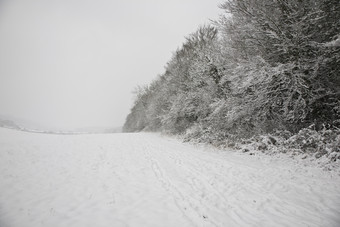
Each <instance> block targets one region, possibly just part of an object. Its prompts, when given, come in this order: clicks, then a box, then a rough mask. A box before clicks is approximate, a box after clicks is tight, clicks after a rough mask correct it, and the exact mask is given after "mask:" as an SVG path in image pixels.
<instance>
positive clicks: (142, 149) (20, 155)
mask: <svg viewBox="0 0 340 227" xmlns="http://www.w3.org/2000/svg"><path fill="white" fill-rule="evenodd" d="M0 226H1V227H39V226H44V227H55V226H60V227H68V226H70V227H73V226H77V227H78V226H79V227H85V226H91V227H93V226H96V227H100V226H108V227H111V226H114V227H116V226H177V227H179V226H260V227H263V226H270V227H273V226H294V227H295V226H320V227H328V226H329V227H331V226H332V227H337V226H340V176H339V175H338V174H337V173H335V172H326V171H323V170H321V169H319V168H317V167H311V166H302V165H301V163H300V162H297V161H294V160H292V159H289V158H274V157H269V156H264V155H261V156H258V155H255V156H254V155H253V156H250V155H246V154H242V153H237V152H233V151H218V150H213V149H211V148H203V147H198V146H193V145H190V144H183V143H181V142H179V141H177V140H175V139H172V138H167V137H162V136H161V135H158V134H148V133H141V134H92V135H51V134H38V133H28V132H19V131H14V130H10V129H3V128H0Z"/></svg>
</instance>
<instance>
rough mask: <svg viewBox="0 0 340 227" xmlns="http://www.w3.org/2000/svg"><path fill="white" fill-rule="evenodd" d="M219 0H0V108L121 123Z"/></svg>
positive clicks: (32, 116)
mask: <svg viewBox="0 0 340 227" xmlns="http://www.w3.org/2000/svg"><path fill="white" fill-rule="evenodd" d="M219 3H221V0H167V1H164V0H144V1H141V0H30V1H27V0H0V114H1V115H9V116H13V117H17V118H22V119H27V120H30V121H33V122H37V123H39V124H41V125H44V126H48V127H53V128H62V129H73V128H79V127H88V126H121V125H123V124H124V121H125V117H126V115H127V114H128V113H129V111H130V108H131V105H132V103H133V94H132V91H133V89H134V88H135V87H136V86H137V85H144V84H148V83H149V82H150V81H151V80H153V79H154V78H156V76H157V75H158V74H161V73H162V72H163V71H164V66H165V64H166V62H167V61H168V60H170V57H171V54H172V52H173V51H175V50H176V48H177V47H179V46H180V45H181V43H182V42H183V41H184V37H185V36H187V35H188V34H190V33H192V32H194V31H195V30H196V29H197V28H198V26H199V25H202V24H206V23H208V22H209V19H217V18H218V15H219V14H220V13H221V10H219V8H218V6H217V5H218V4H219Z"/></svg>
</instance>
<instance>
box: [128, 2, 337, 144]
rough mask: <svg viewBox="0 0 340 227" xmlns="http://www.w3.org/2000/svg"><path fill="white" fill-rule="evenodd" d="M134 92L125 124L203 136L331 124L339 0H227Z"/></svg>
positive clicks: (242, 134)
mask: <svg viewBox="0 0 340 227" xmlns="http://www.w3.org/2000/svg"><path fill="white" fill-rule="evenodd" d="M219 7H220V8H221V9H222V10H223V12H224V13H223V15H221V16H220V18H219V19H218V20H217V21H213V22H211V24H209V25H205V26H201V27H199V28H198V29H197V31H195V32H194V33H192V34H190V35H189V36H187V37H186V41H185V42H184V44H183V45H182V46H181V47H180V48H179V49H177V50H176V51H175V52H174V54H173V56H172V57H171V59H170V60H169V62H168V63H167V65H166V67H165V72H164V73H163V74H161V75H159V76H158V77H157V78H156V79H155V80H154V81H153V82H152V83H151V84H150V85H148V86H145V87H140V88H138V89H137V91H136V99H135V102H134V105H133V107H132V109H131V112H130V114H129V115H128V116H127V118H126V122H125V125H124V127H123V130H124V131H125V132H136V131H141V130H146V131H165V132H168V133H172V134H187V135H190V137H192V138H201V139H202V140H204V141H224V140H227V139H236V140H237V139H243V138H250V137H252V136H254V135H263V134H269V133H274V132H277V131H289V132H291V133H297V132H298V131H299V130H301V129H303V128H306V127H309V126H310V125H313V126H314V127H315V129H316V130H318V129H321V128H324V127H327V128H340V4H339V2H338V0H318V1H315V0H272V1H267V0H228V1H225V2H223V3H221V4H220V5H219Z"/></svg>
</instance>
